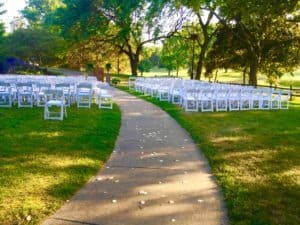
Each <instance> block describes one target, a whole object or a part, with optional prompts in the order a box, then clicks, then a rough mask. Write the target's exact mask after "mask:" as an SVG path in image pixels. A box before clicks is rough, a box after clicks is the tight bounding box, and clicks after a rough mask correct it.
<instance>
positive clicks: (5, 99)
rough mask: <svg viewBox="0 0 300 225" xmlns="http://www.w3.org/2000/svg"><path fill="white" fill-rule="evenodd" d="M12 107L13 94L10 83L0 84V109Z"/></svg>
mask: <svg viewBox="0 0 300 225" xmlns="http://www.w3.org/2000/svg"><path fill="white" fill-rule="evenodd" d="M11 106H12V93H11V87H10V84H9V83H4V82H0V107H11Z"/></svg>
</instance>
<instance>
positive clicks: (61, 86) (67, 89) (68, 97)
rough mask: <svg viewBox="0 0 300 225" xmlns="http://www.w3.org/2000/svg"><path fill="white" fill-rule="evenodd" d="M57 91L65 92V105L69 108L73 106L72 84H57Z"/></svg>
mask: <svg viewBox="0 0 300 225" xmlns="http://www.w3.org/2000/svg"><path fill="white" fill-rule="evenodd" d="M55 89H59V90H62V91H63V92H64V97H65V100H66V101H65V104H66V106H67V107H70V106H71V101H72V96H71V84H70V83H59V84H55Z"/></svg>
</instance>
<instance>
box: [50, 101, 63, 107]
mask: <svg viewBox="0 0 300 225" xmlns="http://www.w3.org/2000/svg"><path fill="white" fill-rule="evenodd" d="M46 104H47V105H48V106H52V105H58V106H60V105H63V104H64V102H63V101H61V100H50V101H48V102H47V103H46Z"/></svg>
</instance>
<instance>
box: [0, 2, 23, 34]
mask: <svg viewBox="0 0 300 225" xmlns="http://www.w3.org/2000/svg"><path fill="white" fill-rule="evenodd" d="M0 2H1V3H4V5H3V7H2V8H1V10H6V13H5V14H3V15H1V16H0V19H1V20H2V21H3V22H4V23H5V26H6V30H7V31H9V30H10V25H9V23H10V22H11V21H12V20H13V18H14V16H18V15H20V14H19V12H18V11H19V10H21V9H23V8H24V7H25V0H0Z"/></svg>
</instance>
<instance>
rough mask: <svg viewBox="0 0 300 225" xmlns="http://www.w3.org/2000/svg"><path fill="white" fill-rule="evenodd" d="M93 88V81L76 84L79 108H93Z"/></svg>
mask: <svg viewBox="0 0 300 225" xmlns="http://www.w3.org/2000/svg"><path fill="white" fill-rule="evenodd" d="M92 97H93V89H92V84H91V83H79V84H78V85H77V86H76V102H77V108H91V104H92Z"/></svg>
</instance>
